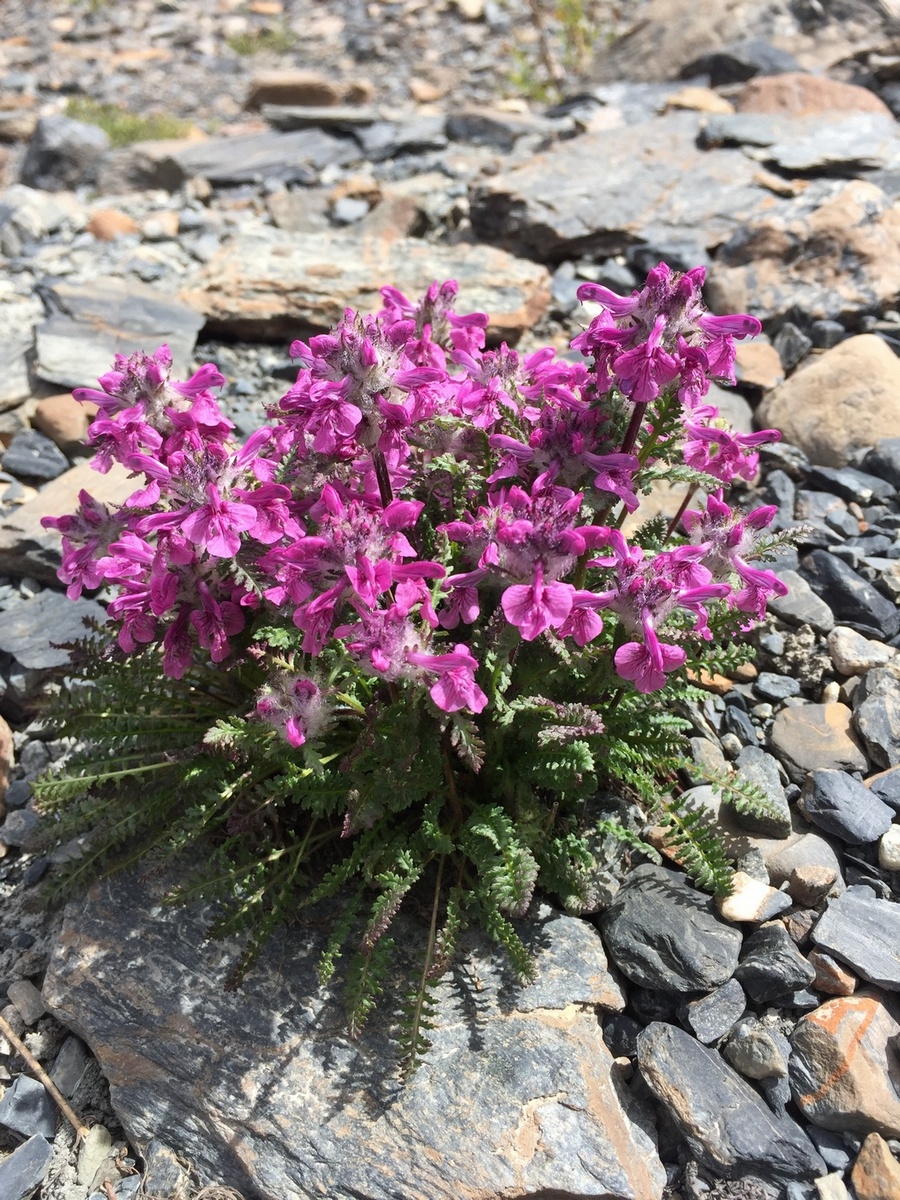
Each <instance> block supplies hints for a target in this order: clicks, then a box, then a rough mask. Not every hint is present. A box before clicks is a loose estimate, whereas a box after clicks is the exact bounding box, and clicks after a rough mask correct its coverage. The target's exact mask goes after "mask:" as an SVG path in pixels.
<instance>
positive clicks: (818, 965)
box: [807, 950, 857, 996]
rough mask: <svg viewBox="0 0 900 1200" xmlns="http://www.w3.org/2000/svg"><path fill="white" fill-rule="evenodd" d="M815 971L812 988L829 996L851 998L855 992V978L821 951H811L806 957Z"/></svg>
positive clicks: (835, 960)
mask: <svg viewBox="0 0 900 1200" xmlns="http://www.w3.org/2000/svg"><path fill="white" fill-rule="evenodd" d="M807 957H808V960H809V963H810V965H811V966H812V967H813V968H814V969H815V972H816V977H815V979H814V980H813V986H814V987H815V988H816V990H817V991H819V992H825V993H826V995H829V996H852V995H853V993H854V992H855V991H856V983H857V979H856V976H855V975H854V974H853V973H852V972H851V971H848V970H847V968H846V967H845V966H843V965H842V964H841V963H839V962H838V961H837V959H836V958H832V956H831V955H830V954H826V953H825V952H824V951H823V950H811V951H810V952H809V955H808V956H807Z"/></svg>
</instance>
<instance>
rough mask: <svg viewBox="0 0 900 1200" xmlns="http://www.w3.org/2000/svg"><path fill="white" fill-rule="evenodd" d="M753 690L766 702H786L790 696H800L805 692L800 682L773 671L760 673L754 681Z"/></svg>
mask: <svg viewBox="0 0 900 1200" xmlns="http://www.w3.org/2000/svg"><path fill="white" fill-rule="evenodd" d="M753 690H754V691H755V692H756V694H757V695H758V696H762V697H763V698H764V699H765V700H786V699H787V697H788V696H799V695H800V693H801V691H802V690H803V689H802V687H801V686H800V683H799V681H798V680H796V679H793V678H792V677H791V676H790V675H776V674H774V673H773V672H772V671H760V673H759V676H758V677H757V678H756V679H754V681H753Z"/></svg>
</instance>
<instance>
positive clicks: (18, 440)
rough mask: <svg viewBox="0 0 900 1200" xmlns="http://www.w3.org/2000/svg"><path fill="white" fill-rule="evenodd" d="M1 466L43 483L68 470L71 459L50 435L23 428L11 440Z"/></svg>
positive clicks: (17, 474)
mask: <svg viewBox="0 0 900 1200" xmlns="http://www.w3.org/2000/svg"><path fill="white" fill-rule="evenodd" d="M0 467H2V469H3V470H4V471H9V473H10V474H12V475H16V476H17V477H19V478H21V479H31V480H37V481H39V482H41V483H43V482H44V481H46V480H48V479H56V478H57V476H59V475H62V474H63V472H64V471H67V470H68V469H69V460H68V459H67V458H66V456H65V455H64V454H63V453H62V451H61V450H60V449H59V448H58V447H57V446H56V445H54V443H53V442H51V441H50V439H49V438H48V437H45V436H44V435H43V434H42V433H38V432H37V430H36V429H23V430H22V432H21V433H17V434H16V436H15V437H14V438H13V440H12V441H11V442H10V444H9V447H8V449H7V451H6V453H5V454H4V455H3V458H2V459H0Z"/></svg>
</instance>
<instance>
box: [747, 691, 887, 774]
mask: <svg viewBox="0 0 900 1200" xmlns="http://www.w3.org/2000/svg"><path fill="white" fill-rule="evenodd" d="M769 743H770V747H771V749H772V751H773V752H774V753H775V755H776V756H777V757H778V758H779V759H780V760H781V762H782V763H783V764H784V767H785V770H786V771H787V773H788V775H789V776H790V778H791V779H792V780H793V781H794V782H795V783H797V784H803V783H804V782H805V781H806V776H807V774H808V772H810V771H816V770H839V771H865V770H866V768H867V766H868V760H867V758H866V755H865V753H864V752H863V749H862V747H861V745H860V744H859V741H858V740H857V736H856V733H855V731H854V727H853V713H852V712H851V710H850V709H849V708H847V706H846V705H845V704H804V705H802V706H798V707H796V708H783V709H782V710H781V712H779V713H778V714H777V715H776V717H775V720H774V721H773V723H772V729H771V731H770V733H769Z"/></svg>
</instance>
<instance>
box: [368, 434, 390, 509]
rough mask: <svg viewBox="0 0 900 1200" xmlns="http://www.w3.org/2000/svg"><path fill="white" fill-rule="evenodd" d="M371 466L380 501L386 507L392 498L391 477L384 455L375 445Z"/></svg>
mask: <svg viewBox="0 0 900 1200" xmlns="http://www.w3.org/2000/svg"><path fill="white" fill-rule="evenodd" d="M372 466H373V467H374V468H375V478H376V479H377V480H378V491H379V494H380V495H381V503H382V504H383V505H384V507H385V508H387V506H388V505H389V504H390V502H391V501H392V500H393V498H394V493H393V491H392V490H391V477H390V475H388V469H387V463H386V462H385V461H384V455H383V454H382V452H381V451H380V450H379V449H378V447H377V446H376V448H375V449H374V450H373V451H372Z"/></svg>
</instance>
